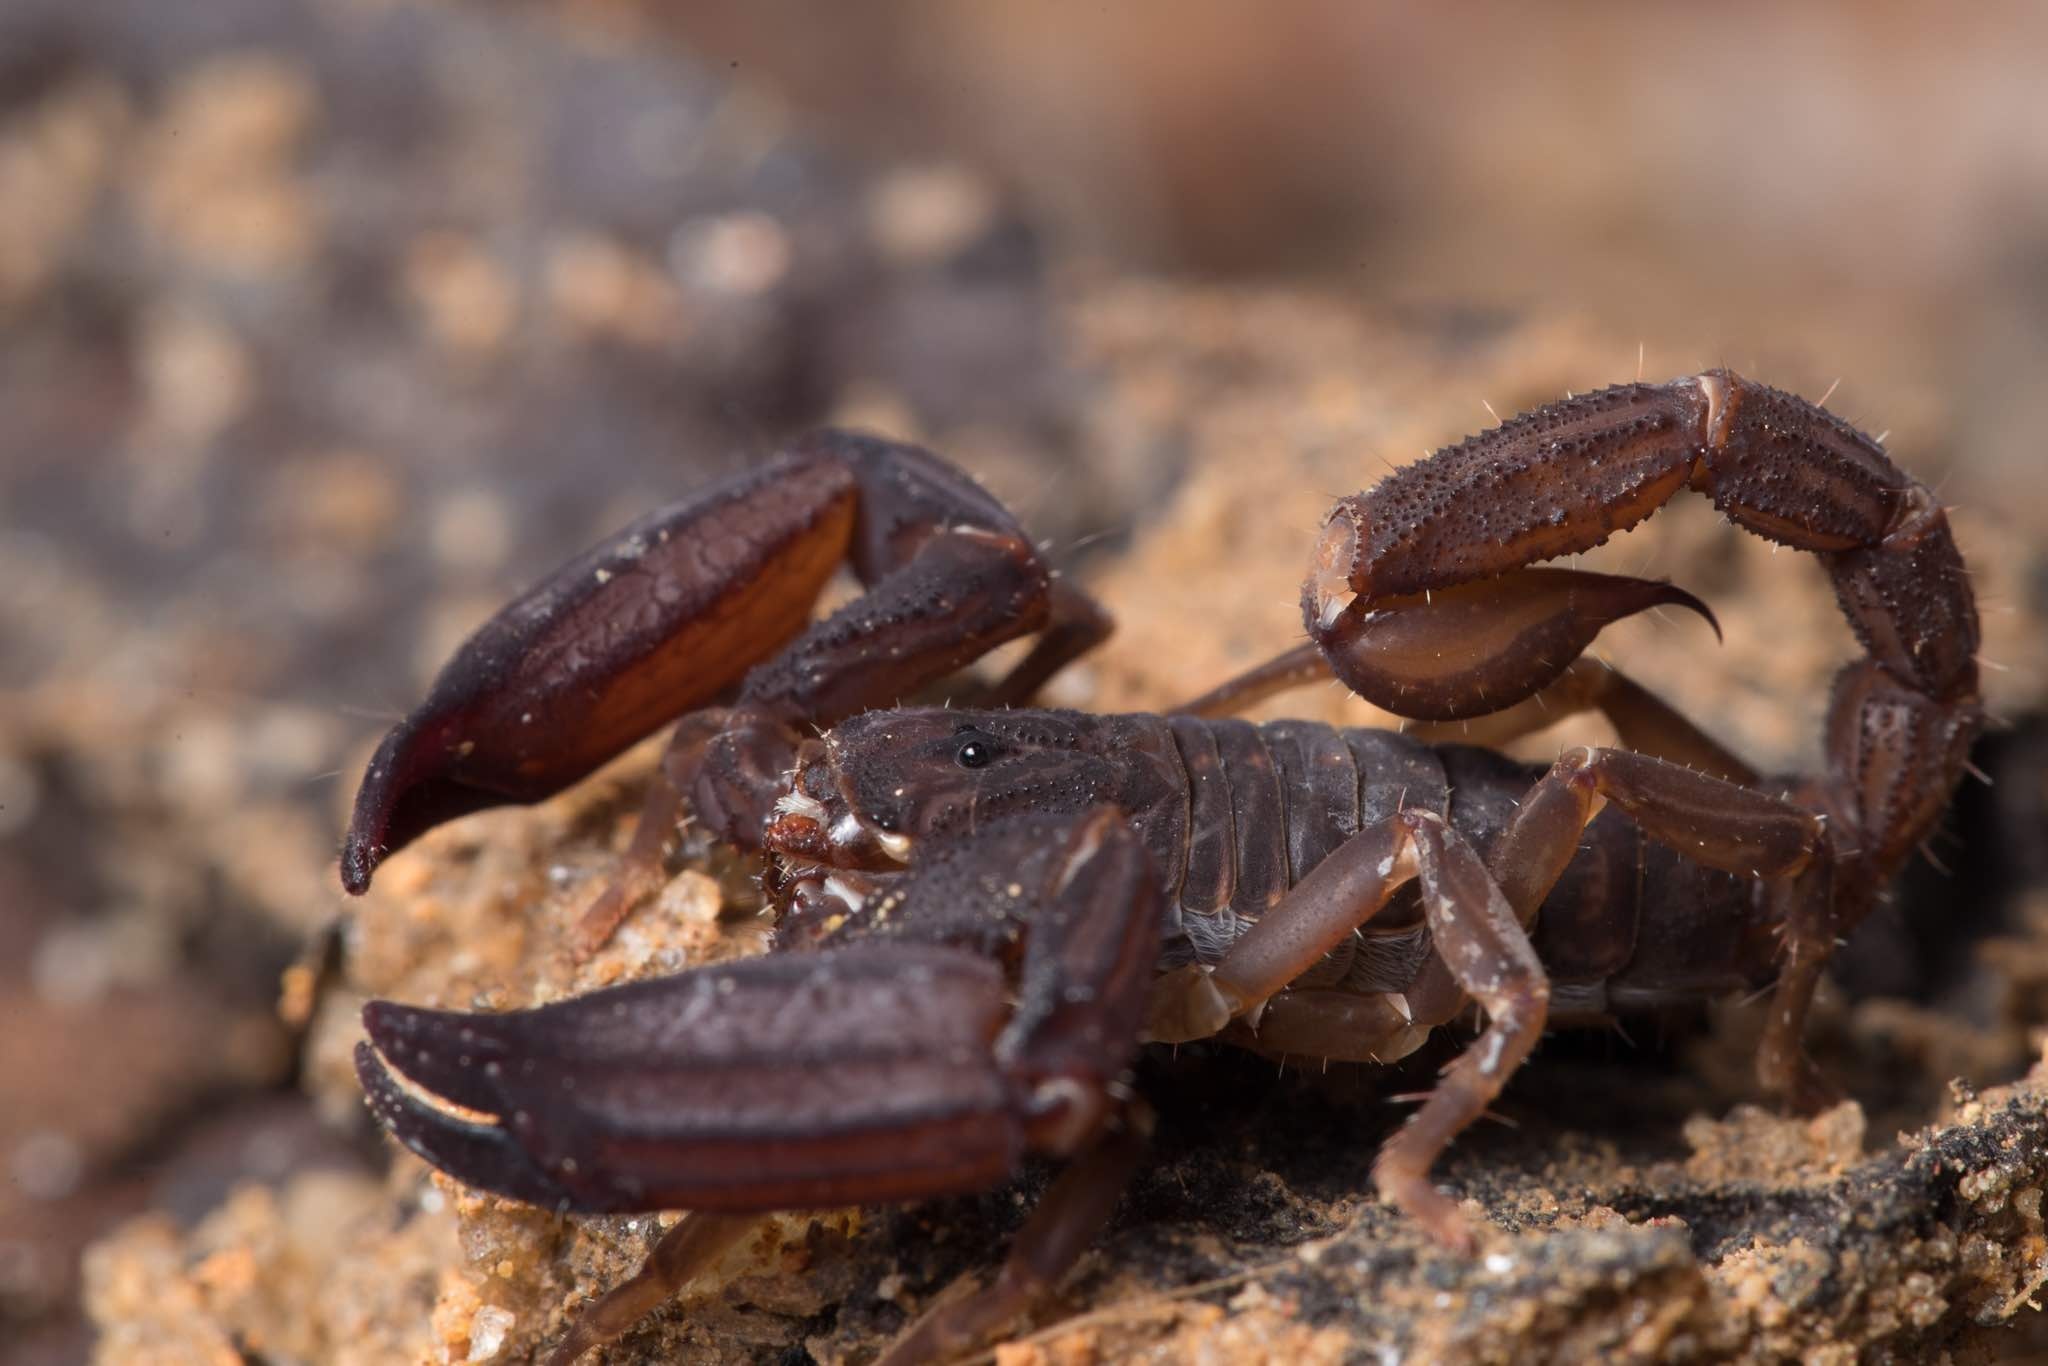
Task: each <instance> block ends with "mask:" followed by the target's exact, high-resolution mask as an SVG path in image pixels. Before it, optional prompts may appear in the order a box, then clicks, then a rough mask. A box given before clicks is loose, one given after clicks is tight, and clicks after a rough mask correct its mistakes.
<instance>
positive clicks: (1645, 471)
mask: <svg viewBox="0 0 2048 1366" xmlns="http://www.w3.org/2000/svg"><path fill="white" fill-rule="evenodd" d="M1686 488H1690V489H1694V490H1696V491H1698V492H1701V493H1704V494H1706V495H1707V496H1708V497H1710V498H1712V499H1713V501H1714V505H1715V506H1716V507H1717V508H1719V509H1720V510H1721V512H1722V513H1723V514H1724V515H1725V516H1726V517H1727V518H1728V519H1729V520H1730V521H1732V522H1734V523H1735V524H1736V525H1738V526H1741V527H1743V528H1745V529H1747V530H1749V531H1753V532H1755V533H1756V534H1757V535H1759V536H1762V537H1764V538H1765V539H1767V540H1771V541H1775V542H1777V543H1778V544H1780V545H1787V546H1791V547H1793V548H1795V549H1799V550H1805V551H1810V552H1812V553H1813V554H1815V555H1816V556H1818V557H1819V559H1820V561H1821V564H1822V566H1823V567H1824V568H1825V569H1826V570H1827V572H1828V574H1829V576H1830V577H1831V578H1832V580H1833V581H1834V586H1835V593H1836V596H1837V598H1838V599H1839V600H1840V602H1841V605H1842V611H1843V613H1844V615H1845V616H1846V617H1847V618H1848V620H1849V624H1850V626H1851V627H1852V628H1853V629H1854V631H1855V633H1856V637H1857V639H1858V640H1859V641H1860V642H1861V644H1862V646H1863V650H1864V654H1863V657H1862V658H1860V659H1858V660H1856V661H1854V662H1852V663H1851V664H1849V665H1848V666H1847V667H1846V668H1844V669H1843V670H1842V671H1841V673H1840V674H1839V675H1838V676H1837V677H1836V680H1835V684H1834V692H1833V699H1832V701H1831V703H1830V708H1829V714H1828V722H1827V735H1826V753H1827V761H1828V766H1827V772H1826V773H1825V774H1823V775H1821V776H1820V777H1818V778H1816V779H1813V780H1810V781H1807V782H1804V783H1800V784H1796V785H1793V788H1792V791H1791V795H1792V796H1793V797H1794V798H1795V799H1796V800H1798V801H1799V802H1801V803H1802V804H1804V805H1805V806H1807V807H1808V808H1810V809H1811V810H1813V811H1814V812H1815V813H1816V814H1817V815H1820V816H1823V817H1825V819H1826V832H1825V839H1824V840H1823V841H1822V847H1821V848H1820V849H1819V850H1818V851H1817V857H1816V858H1815V860H1814V861H1813V864H1812V866H1811V867H1810V868H1807V869H1806V870H1805V871H1802V872H1800V873H1799V874H1798V875H1797V877H1796V878H1791V879H1789V880H1787V879H1779V880H1776V881H1770V882H1769V889H1768V892H1767V895H1768V897H1769V898H1770V900H1771V903H1772V905H1773V907H1774V916H1775V918H1776V919H1777V922H1778V924H1779V926H1780V929H1781V938H1782V946H1783V947H1782V950H1781V958H1780V964H1779V986H1778V995H1777V1000H1776V1004H1775V1006H1774V1010H1773V1016H1772V1021H1771V1025H1770V1029H1769V1034H1768V1035H1767V1038H1766V1041H1765V1046H1764V1050H1763V1054H1762V1058H1761V1062H1760V1066H1761V1068H1762V1070H1763V1072H1764V1080H1765V1083H1766V1085H1767V1086H1769V1087H1770V1088H1771V1089H1773V1090H1776V1091H1781V1092H1786V1093H1791V1094H1794V1095H1795V1096H1801V1097H1806V1098H1809V1099H1810V1098H1814V1097H1815V1095H1816V1087H1815V1078H1814V1076H1813V1074H1812V1070H1811V1067H1810V1065H1809V1064H1807V1063H1806V1061H1805V1059H1804V1056H1803V1054H1802V1053H1801V1052H1800V1050H1799V1046H1798V1039H1799V1035H1800V1033H1801V1032H1802V1030H1803V1026H1804V1020H1805V1014H1806V1007H1807V1003H1808V1001H1809V1000H1810V998H1811V995H1812V992H1813V988H1814V985H1815V983H1816V982H1817V981H1818V980H1819V976H1820V973H1821V969H1822V967H1823V966H1824V964H1825V962H1826V959H1827V956H1828V954H1829V953H1830V952H1831V951H1832V948H1833V945H1834V943H1835V941H1836V940H1837V938H1838V937H1839V936H1841V935H1842V934H1844V933H1846V932H1847V931H1848V930H1849V929H1850V928H1851V927H1852V926H1853V925H1854V924H1855V923H1856V922H1857V921H1858V920H1860V919H1861V918H1862V917H1863V915H1864V914H1865V913H1867V912H1868V910H1869V909H1870V907H1871V905H1872V904H1873V903H1874V901H1875V899H1876V896H1877V892H1878V890H1879V889H1880V888H1881V887H1882V886H1883V884H1884V883H1885V882H1886V881H1887V880H1889V878H1890V877H1891V876H1892V874H1894V873H1895V872H1896V871H1897V870H1898V868H1899V867H1900V865H1901V864H1902V863H1903V862H1904V861H1905V859H1906V858H1907V856H1908V855H1910V854H1911V853H1912V851H1913V850H1914V849H1915V848H1917V847H1918V846H1919V844H1920V843H1921V841H1922V840H1924V839H1925V838H1926V836H1927V835H1928V834H1929V832H1930V831H1931V830H1932V829H1933V828H1934V825H1935V822H1936V821H1937V820H1939V818H1940V814H1941V811H1942V808H1943V807H1944V806H1945V805H1946V804H1947V801H1948V798H1949V796H1950V794H1951V793H1952V792H1953V791H1954V789H1955V786H1956V783H1957V782H1958V781H1959V780H1960V778H1961V775H1962V773H1963V769H1964V766H1965V764H1966V762H1967V758H1968V752H1969V747H1970V743H1971V741H1972V740H1974V739H1975V738H1976V735H1977V733H1978V731H1979V729H1980V728H1981V727H1982V724H1983V708H1982V705H1981V702H1980V700H1979V697H1978V691H1977V688H1978V681H1977V647H1978V625H1977V608H1976V601H1975V598H1974V596H1973V595H1972V592H1971V589H1970V580H1969V574H1968V572H1967V571H1966V570H1965V569H1964V567H1963V561H1962V556H1961V554H1960V553H1959V552H1958V551H1957V549H1956V544H1955V539H1954V537H1953V536H1952V535H1951V534H1950V531H1949V526H1948V518H1947V516H1946V515H1945V514H1944V512H1943V511H1942V509H1941V506H1940V504H1939V503H1937V502H1936V501H1935V498H1934V495H1933V494H1932V493H1931V492H1929V490H1928V489H1927V488H1926V487H1924V486H1923V485H1921V484H1919V483H1917V482H1916V481H1915V480H1913V479H1912V478H1911V476H1909V475H1907V474H1906V473H1905V472H1904V471H1902V470H1900V469H1899V468H1898V467H1897V466H1896V465H1894V464H1893V463H1892V461H1891V459H1890V457H1888V456H1887V455H1886V454H1885V452H1884V449H1883V448H1882V447H1881V446H1879V445H1878V443H1877V442H1876V441H1874V440H1872V439H1871V438H1870V437H1868V436H1866V435H1865V434H1864V433H1862V432H1860V431H1858V430H1857V429H1856V428H1854V427H1852V426H1850V425H1849V424H1848V423H1846V422H1843V421H1842V420H1841V419H1840V418H1837V417H1836V416H1834V415H1833V414H1832V413H1829V412H1827V411H1826V410H1825V409H1823V408H1821V407H1819V406H1818V405H1816V404H1813V403H1809V402H1807V401H1806V400H1805V399H1802V398H1799V397H1797V396H1795V395H1792V394H1787V393H1783V392H1781V391H1779V390H1777V389H1773V388H1770V387H1769V386H1767V385H1763V384H1758V383H1756V382H1754V381H1752V380H1747V379H1744V378H1742V377H1741V376H1739V375H1736V374H1733V373H1731V372H1729V371H1727V370H1710V371H1708V372H1706V373H1705V374H1701V375H1694V376H1691V377H1689V378H1685V379H1678V380H1673V381H1671V382H1670V383H1668V384H1624V385H1617V386H1616V387H1614V388H1611V389H1602V390H1600V391H1599V392H1597V393H1590V394H1580V395H1576V396H1574V397H1571V398H1567V399H1565V400H1563V401H1562V402H1558V403H1552V404H1548V405H1546V406H1544V407H1542V408H1538V409H1536V410H1534V411H1532V412H1529V413H1525V414H1523V415H1521V416H1519V417H1516V418H1513V419H1511V420H1510V421H1508V422H1505V423H1503V424H1501V425H1500V426H1499V427H1496V428H1494V429H1493V430H1492V431H1490V432H1485V433H1482V434H1480V435H1478V436H1474V437H1470V438H1468V439H1466V440H1465V441H1462V442H1460V443H1459V444H1457V445H1455V446H1451V447H1448V448H1446V449H1444V450H1441V451H1438V452H1437V453H1436V454H1435V455H1432V456H1430V457H1429V458H1428V459H1426V460H1423V461H1420V462H1418V463H1416V464H1414V465H1410V466H1408V467H1407V468H1405V469H1402V470H1398V471H1396V472H1395V473H1394V474H1392V475H1390V476H1388V477H1387V478H1386V479H1385V480H1383V481H1381V482H1380V484H1378V485H1377V486H1376V487H1374V488H1372V489H1371V490H1369V491H1367V492H1365V493H1361V494H1358V495H1355V496H1353V497H1351V498H1347V499H1345V500H1344V501H1342V502H1341V503H1339V504H1338V505H1337V507H1336V508H1335V510H1334V511H1332V512H1331V514H1330V517H1329V519H1328V521H1327V522H1326V523H1325V524H1324V529H1323V535H1322V538H1321V541H1320V543H1319V544H1318V547H1317V550H1316V555H1315V559H1314V560H1313V562H1312V564H1311V566H1310V572H1309V577H1308V581H1307V584H1306V585H1305V587H1304V588H1303V592H1302V609H1303V615H1304V617H1305V619H1306V623H1307V626H1308V631H1309V635H1310V637H1311V638H1312V639H1313V641H1314V642H1315V643H1316V645H1317V646H1319V647H1320V648H1321V650H1322V651H1323V654H1324V655H1325V657H1326V658H1327V659H1328V661H1329V665H1330V668H1331V670H1332V671H1333V672H1334V673H1335V674H1336V675H1337V677H1339V678H1340V679H1343V680H1344V681H1345V682H1346V683H1347V684H1349V685H1350V686H1351V687H1352V688H1353V689H1354V690H1356V691H1357V692H1359V693H1360V694H1361V695H1363V696H1364V697H1366V698H1367V699H1368V700H1370V701H1372V702H1374V703H1376V704H1378V705H1380V706H1383V707H1386V708H1388V709H1389V710H1392V711H1394V712H1396V713H1399V714H1401V715H1405V716H1412V717H1416V718H1418V719H1422V720H1455V719H1460V718H1464V717H1469V716H1479V715H1485V714H1488V713H1491V712H1496V711H1500V710H1502V709H1504V708H1507V707H1509V706H1512V705H1513V704H1515V703H1517V702H1520V701H1522V700H1523V699H1526V698H1529V697H1531V696H1534V695H1535V694H1537V693H1538V692H1540V691H1542V690H1543V689H1545V688H1546V687H1548V686H1550V685H1551V684H1552V683H1553V682H1555V681H1556V680H1557V679H1559V678H1560V676H1562V675H1563V674H1564V672H1565V671H1566V670H1567V669H1569V668H1570V667H1571V666H1572V663H1573V661H1574V659H1575V658H1576V656H1577V655H1578V653H1579V652H1580V651H1581V650H1583V649H1584V648H1585V646H1586V645H1587V644H1589V643H1591V641H1592V639H1593V637H1594V635H1595V634H1597V633H1598V631H1599V630H1600V628H1601V627H1603V626H1605V625H1607V624H1608V623H1610V622H1612V621H1615V620H1618V619H1619V618H1621V617H1623V616H1626V615H1628V614H1630V613H1631V612H1635V611H1641V610H1643V609H1644V608H1645V607H1648V606H1652V605H1655V604H1657V603H1659V602H1672V601H1678V602H1682V603H1683V604H1684V605H1687V606H1694V605H1695V604H1694V603H1693V602H1692V600H1691V599H1689V598H1687V597H1684V596H1682V595H1679V590H1677V589H1674V588H1672V587H1670V586H1669V585H1666V584H1658V583H1650V582H1647V581H1642V580H1632V579H1620V580H1616V579H1611V578H1609V577H1607V576H1603V575H1594V574H1586V573H1581V572H1579V571H1576V570H1566V569H1537V568H1532V567H1531V566H1533V565H1535V564H1537V563H1538V562H1540V561H1543V560H1549V559H1553V558H1555V557H1557V556H1560V555H1570V554H1576V553H1578V552H1581V551H1586V550H1591V549H1592V548H1593V547H1595V546H1597V545H1600V544H1601V543H1603V542H1604V541H1606V540H1607V538H1608V537H1609V536H1611V535H1613V534H1614V533H1615V532H1617V531H1621V530H1625V529H1627V528H1628V527H1631V526H1634V525H1635V524H1636V523H1637V522H1640V521H1642V520H1643V519H1644V518H1645V517H1647V516H1649V515H1650V514H1651V513H1652V512H1654V511H1655V510H1656V509H1657V508H1658V507H1660V506H1662V505H1663V504H1664V503H1665V502H1666V501H1667V500H1669V499H1670V498H1671V497H1672V496H1673V495H1675V494H1676V493H1678V492H1679V491H1680V490H1681V489H1686ZM1674 595H1678V596H1674ZM1701 610H1702V611H1704V609H1703V608H1702V609H1701ZM1390 645H1391V648H1389V646H1390Z"/></svg>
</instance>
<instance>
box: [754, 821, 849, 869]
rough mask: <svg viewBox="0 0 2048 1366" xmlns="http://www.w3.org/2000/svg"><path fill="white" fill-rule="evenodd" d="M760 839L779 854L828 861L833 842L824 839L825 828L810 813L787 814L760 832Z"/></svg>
mask: <svg viewBox="0 0 2048 1366" xmlns="http://www.w3.org/2000/svg"><path fill="white" fill-rule="evenodd" d="M761 842H762V843H763V844H764V845H766V846H767V847H768V848H770V849H772V850H774V851H775V852H776V853H778V854H786V855H790V856H793V857H796V858H801V859H810V860H812V861H813V862H817V863H826V862H829V861H830V858H831V852H832V850H831V845H830V842H829V841H827V840H826V838H825V827H824V826H823V825H822V824H820V823H819V822H818V821H817V820H815V819H813V818H812V817H810V816H803V815H798V814H795V813H794V812H789V813H785V814H783V815H780V816H777V817H776V818H775V819H774V820H772V821H770V822H769V823H768V826H767V828H766V829H764V830H763V831H762V832H761Z"/></svg>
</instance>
